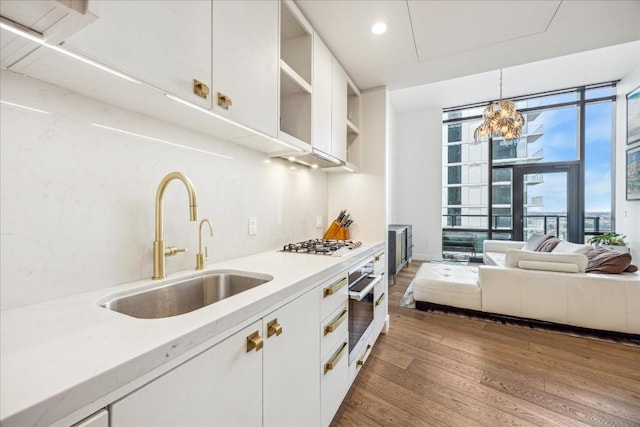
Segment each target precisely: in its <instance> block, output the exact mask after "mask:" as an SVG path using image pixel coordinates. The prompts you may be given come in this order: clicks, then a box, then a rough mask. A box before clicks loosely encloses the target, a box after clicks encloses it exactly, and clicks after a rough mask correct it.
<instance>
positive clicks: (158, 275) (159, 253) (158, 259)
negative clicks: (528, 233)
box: [153, 172, 198, 279]
mask: <svg viewBox="0 0 640 427" xmlns="http://www.w3.org/2000/svg"><path fill="white" fill-rule="evenodd" d="M174 179H179V180H180V181H182V182H183V183H184V185H185V187H187V192H188V193H189V214H190V215H189V217H190V218H189V219H190V220H191V221H197V220H198V202H197V200H196V188H195V187H194V186H193V183H192V182H191V180H190V179H189V178H187V176H186V175H185V174H183V173H182V172H171V173H169V174H167V176H165V177H164V178H162V181H160V185H158V191H157V192H156V240H154V242H153V279H164V278H165V277H166V275H165V272H164V257H165V256H171V255H175V254H177V253H178V252H185V251H186V249H180V248H174V247H167V248H165V247H164V242H163V241H162V238H163V230H162V196H163V195H164V190H165V188H167V184H169V183H170V182H171V181H173V180H174Z"/></svg>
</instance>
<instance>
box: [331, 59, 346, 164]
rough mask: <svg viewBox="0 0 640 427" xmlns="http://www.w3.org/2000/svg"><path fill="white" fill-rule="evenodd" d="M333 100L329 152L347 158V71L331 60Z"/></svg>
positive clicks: (342, 158)
mask: <svg viewBox="0 0 640 427" xmlns="http://www.w3.org/2000/svg"><path fill="white" fill-rule="evenodd" d="M332 91H333V102H332V111H331V154H332V155H333V156H334V157H337V158H338V159H340V160H343V161H346V160H347V132H346V129H347V73H346V72H345V71H344V69H343V68H342V67H341V66H340V64H339V63H338V61H336V60H335V59H334V60H333V85H332Z"/></svg>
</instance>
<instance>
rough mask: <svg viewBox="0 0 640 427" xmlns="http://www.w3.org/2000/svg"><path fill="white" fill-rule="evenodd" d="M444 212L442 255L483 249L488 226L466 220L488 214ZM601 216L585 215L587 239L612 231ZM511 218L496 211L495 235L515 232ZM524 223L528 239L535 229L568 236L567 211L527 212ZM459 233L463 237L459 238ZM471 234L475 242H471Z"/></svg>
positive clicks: (507, 236)
mask: <svg viewBox="0 0 640 427" xmlns="http://www.w3.org/2000/svg"><path fill="white" fill-rule="evenodd" d="M442 216H443V227H442V232H443V241H442V244H443V255H446V256H447V257H454V258H460V257H462V258H464V257H465V256H467V257H468V256H469V255H473V252H475V253H476V254H478V253H482V242H483V241H484V240H485V239H486V238H487V235H488V231H489V230H488V229H487V228H486V227H470V226H469V224H468V223H469V221H464V218H467V217H469V218H473V219H474V220H476V221H480V222H481V220H478V218H485V219H486V218H487V215H471V214H443V215H442ZM601 219H602V218H601V217H599V216H587V217H585V218H584V224H585V226H584V236H585V242H586V241H587V240H588V238H589V237H591V236H594V235H598V234H602V233H603V232H608V231H611V227H610V223H609V222H607V221H604V222H603V221H601ZM511 221H512V218H511V215H493V219H492V221H491V226H492V230H493V239H502V240H510V239H511V236H512V233H513V229H512V227H511ZM445 224H446V225H445ZM506 224H509V226H505V225H506ZM524 224H525V227H524V230H523V231H524V235H525V237H524V238H525V240H526V239H527V238H528V237H529V236H531V235H532V234H536V233H544V234H553V235H555V236H557V237H559V238H561V239H566V237H567V216H566V215H549V214H547V215H528V216H526V217H525V218H524ZM445 236H446V237H445ZM457 236H459V237H460V238H459V239H457V238H456V237H457ZM472 237H473V241H474V242H473V244H471V238H472ZM452 242H461V243H456V244H459V245H461V246H463V248H460V250H457V251H456V250H455V244H452ZM462 242H463V243H462ZM445 248H446V249H445ZM472 248H473V250H472Z"/></svg>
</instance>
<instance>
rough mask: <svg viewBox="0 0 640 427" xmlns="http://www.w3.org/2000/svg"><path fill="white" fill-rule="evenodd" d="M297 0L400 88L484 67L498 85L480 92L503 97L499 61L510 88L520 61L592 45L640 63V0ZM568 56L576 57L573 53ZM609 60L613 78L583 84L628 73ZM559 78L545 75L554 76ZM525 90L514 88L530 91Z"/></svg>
mask: <svg viewBox="0 0 640 427" xmlns="http://www.w3.org/2000/svg"><path fill="white" fill-rule="evenodd" d="M296 4H297V5H298V6H299V7H300V9H301V10H302V12H303V13H304V15H305V16H306V17H307V19H308V20H309V21H310V22H311V24H312V25H313V27H314V28H315V29H316V31H317V32H318V34H319V35H320V37H321V38H322V39H323V40H324V41H325V43H326V44H327V45H328V46H329V48H330V49H331V51H332V52H333V53H334V55H335V56H336V58H337V59H338V60H339V61H340V63H341V64H342V65H343V67H344V68H345V69H346V70H348V72H349V75H350V76H351V78H352V79H353V80H354V82H355V83H356V84H357V85H358V87H360V89H363V90H366V89H370V88H374V87H379V86H387V87H388V88H389V89H390V90H392V91H395V90H397V89H404V88H409V87H416V86H421V85H425V84H428V83H434V82H442V81H446V80H451V79H456V78H459V77H463V76H470V75H476V74H479V77H478V78H479V79H480V80H479V81H483V79H484V81H485V83H486V84H485V85H484V86H486V88H487V89H488V90H490V93H489V94H488V95H487V97H485V98H480V99H478V100H486V99H487V98H496V97H497V96H498V93H497V82H498V78H497V73H496V72H495V70H498V69H500V68H505V76H504V81H505V95H506V96H509V93H508V90H507V86H508V85H514V81H516V80H517V79H516V74H518V73H517V72H516V70H518V69H519V66H522V65H523V64H529V63H533V62H537V61H542V63H545V61H543V60H547V59H549V58H557V57H563V56H566V55H571V57H573V58H574V59H575V57H574V56H573V55H572V54H575V53H578V52H585V51H593V50H596V51H595V52H596V53H599V55H600V56H598V55H595V54H594V55H591V56H589V58H588V59H589V60H590V61H596V62H598V61H602V60H604V61H607V60H610V59H611V58H613V56H612V55H618V54H622V55H631V58H629V57H627V58H624V57H623V58H617V56H616V58H615V61H618V62H622V64H618V65H620V66H624V67H628V68H626V70H627V71H629V70H630V69H631V68H632V67H629V65H630V64H632V63H633V62H634V61H635V63H636V64H637V63H638V62H640V47H639V46H640V45H637V44H628V42H633V41H638V40H640V0H626V1H615V0H603V1H598V0H542V1H529V0H497V1H489V0H469V1H464V0H458V1H436V0H423V1H417V0H296ZM377 21H384V22H386V23H387V26H388V30H387V32H386V33H385V34H383V35H379V36H377V35H374V34H372V33H371V31H370V29H371V26H372V25H373V23H374V22H377ZM625 43H626V45H625V46H627V49H618V50H616V51H615V52H613V53H607V52H606V49H601V48H603V47H607V46H614V45H620V44H625ZM629 46H630V47H629ZM603 55H604V59H598V58H602V56H603ZM607 58H609V59H607ZM583 59H584V58H583ZM619 59H621V61H619ZM562 63H563V64H564V66H565V67H566V66H567V61H566V60H564V61H562ZM581 64H582V65H583V66H584V65H585V64H584V63H583V62H581ZM547 65H549V64H548V63H547ZM600 65H602V64H600ZM552 68H554V67H552ZM604 68H606V67H604ZM609 68H610V70H611V73H610V74H611V76H610V77H607V73H606V70H604V71H602V70H601V72H599V74H598V76H597V77H596V76H593V78H596V80H591V81H588V80H585V81H582V82H579V83H577V84H582V83H592V82H599V81H604V80H614V79H616V78H620V77H622V76H621V75H619V76H615V73H616V72H617V73H618V74H619V71H615V72H614V70H613V67H609ZM554 69H557V68H554ZM571 69H572V70H573V69H574V68H573V67H571ZM491 71H493V72H491ZM521 71H522V70H521ZM565 71H567V70H566V69H559V72H562V73H564V72H565ZM487 72H489V73H487ZM589 72H590V71H589V69H588V68H587V69H581V70H580V71H579V72H578V74H580V75H581V77H584V78H586V77H587V76H586V75H583V74H587V75H588V74H589ZM510 78H513V80H512V81H509V79H510ZM556 78H557V76H556V75H554V74H539V75H538V80H546V81H547V83H548V82H549V81H556ZM574 80H575V79H574ZM516 84H517V82H516ZM445 86H446V85H445ZM514 86H515V85H514ZM454 87H455V86H454ZM476 87H477V86H476ZM560 87H566V86H560ZM410 92H413V91H410ZM519 92H520V93H512V94H511V96H513V95H516V94H522V93H531V91H530V90H529V89H528V90H526V91H519ZM407 96H408V95H407ZM464 103H466V101H465V102H464ZM450 105H456V104H455V103H453V104H450Z"/></svg>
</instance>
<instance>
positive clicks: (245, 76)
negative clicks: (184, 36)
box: [212, 0, 279, 137]
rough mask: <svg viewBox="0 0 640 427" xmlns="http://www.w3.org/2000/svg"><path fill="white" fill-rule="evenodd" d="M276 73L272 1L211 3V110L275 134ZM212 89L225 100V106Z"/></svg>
mask: <svg viewBox="0 0 640 427" xmlns="http://www.w3.org/2000/svg"><path fill="white" fill-rule="evenodd" d="M278 73H279V61H278V2H276V1H264V0H262V1H255V0H247V1H245V0H234V1H222V0H216V1H214V2H213V93H212V96H213V98H214V101H213V102H214V108H213V109H214V111H215V112H216V113H217V114H220V115H223V116H226V117H228V118H229V119H231V120H233V121H235V122H237V123H241V124H243V125H245V126H247V127H250V128H252V129H255V130H258V131H260V132H262V133H265V134H267V135H270V136H273V137H276V136H277V133H278V77H279V74H278ZM218 93H221V94H223V95H225V96H227V97H229V98H230V99H231V102H232V104H231V105H230V106H229V108H228V109H224V108H223V107H221V106H219V105H218V102H217V100H218Z"/></svg>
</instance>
